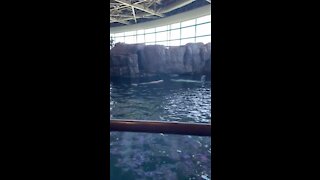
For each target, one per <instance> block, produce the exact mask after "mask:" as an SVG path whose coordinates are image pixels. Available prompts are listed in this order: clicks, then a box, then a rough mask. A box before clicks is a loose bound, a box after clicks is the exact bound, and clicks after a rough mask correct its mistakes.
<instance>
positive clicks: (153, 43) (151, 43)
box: [146, 42, 155, 45]
mask: <svg viewBox="0 0 320 180" xmlns="http://www.w3.org/2000/svg"><path fill="white" fill-rule="evenodd" d="M146 45H155V42H149V43H146Z"/></svg>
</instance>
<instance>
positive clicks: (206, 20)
mask: <svg viewBox="0 0 320 180" xmlns="http://www.w3.org/2000/svg"><path fill="white" fill-rule="evenodd" d="M205 22H211V15H208V16H203V17H200V18H198V19H197V24H200V23H205Z"/></svg>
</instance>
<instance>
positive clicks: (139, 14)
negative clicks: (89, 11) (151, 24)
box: [110, 0, 211, 27]
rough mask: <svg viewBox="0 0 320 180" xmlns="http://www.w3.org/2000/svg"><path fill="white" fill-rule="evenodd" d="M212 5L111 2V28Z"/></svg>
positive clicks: (189, 0) (167, 0)
mask: <svg viewBox="0 0 320 180" xmlns="http://www.w3.org/2000/svg"><path fill="white" fill-rule="evenodd" d="M210 3H211V0H111V1H110V27H117V26H124V25H130V24H137V23H142V22H147V21H150V20H154V19H157V18H162V17H167V16H171V15H174V14H178V13H182V12H185V11H189V10H192V9H195V8H198V7H201V6H204V5H208V4H210Z"/></svg>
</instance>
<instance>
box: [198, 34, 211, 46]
mask: <svg viewBox="0 0 320 180" xmlns="http://www.w3.org/2000/svg"><path fill="white" fill-rule="evenodd" d="M196 42H202V43H204V44H206V43H209V42H211V36H203V37H197V40H196Z"/></svg>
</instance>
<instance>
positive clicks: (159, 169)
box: [110, 78, 211, 180]
mask: <svg viewBox="0 0 320 180" xmlns="http://www.w3.org/2000/svg"><path fill="white" fill-rule="evenodd" d="M179 79H181V78H179ZM158 80H159V79H158ZM198 80H200V78H199V79H198ZM136 84H138V83H136ZM110 86H111V87H110V91H111V95H110V98H111V101H110V106H111V115H112V117H113V118H117V119H142V120H163V121H183V122H197V123H209V122H210V120H211V88H210V86H211V84H210V82H206V83H204V84H203V83H190V82H173V81H170V80H169V79H166V80H164V82H160V83H156V84H142V85H141V84H140V85H139V84H138V85H132V83H130V82H118V83H112V84H111V85H110ZM110 138H111V139H110V172H111V177H110V178H111V180H120V179H126V180H131V179H132V180H133V179H155V180H156V179H159V180H160V179H169V180H175V179H186V180H188V179H211V139H210V137H199V136H188V135H167V134H151V133H132V132H110Z"/></svg>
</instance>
